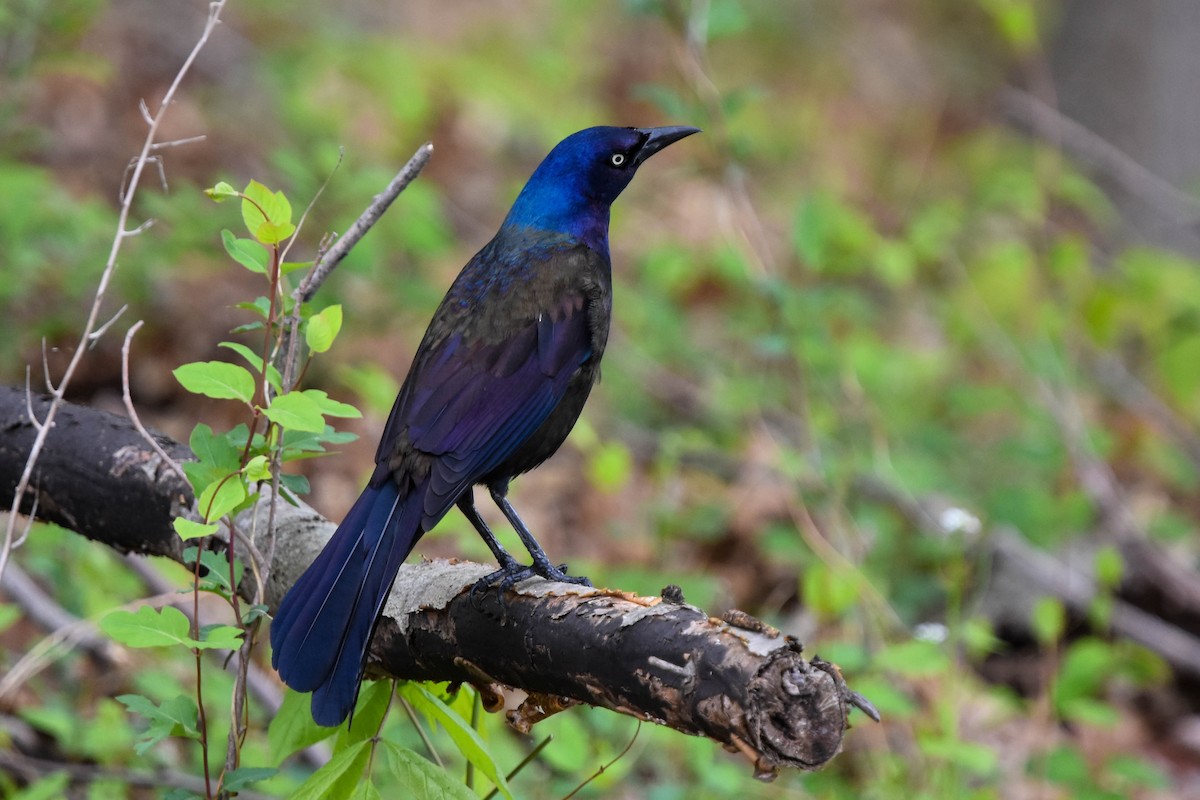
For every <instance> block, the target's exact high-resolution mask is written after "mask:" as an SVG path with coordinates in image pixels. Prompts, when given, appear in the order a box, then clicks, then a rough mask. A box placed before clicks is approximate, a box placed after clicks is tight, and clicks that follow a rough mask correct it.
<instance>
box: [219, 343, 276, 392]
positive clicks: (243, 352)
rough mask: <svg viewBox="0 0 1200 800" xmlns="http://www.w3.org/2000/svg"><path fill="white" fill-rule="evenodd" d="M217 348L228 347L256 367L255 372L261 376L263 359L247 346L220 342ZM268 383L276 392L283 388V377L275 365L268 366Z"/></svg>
mask: <svg viewBox="0 0 1200 800" xmlns="http://www.w3.org/2000/svg"><path fill="white" fill-rule="evenodd" d="M217 346H218V347H228V348H229V349H230V350H232V351H234V352H235V353H237V354H238V355H240V356H241V357H242V358H244V359H246V362H247V363H248V364H250V366H252V367H254V371H255V372H258V373H259V374H261V373H262V370H263V360H262V357H261V356H259V354H258V353H256V352H254V351H253V350H251V349H250V348H249V347H246V345H244V344H239V343H238V342H220V343H219V344H218V345H217ZM267 382H268V383H270V384H271V385H272V386H274V387H275V389H276V390H278V389H279V388H280V387H281V386H283V377H282V376H281V375H280V374H279V370H278V369H276V367H275V365H274V364H268V365H267Z"/></svg>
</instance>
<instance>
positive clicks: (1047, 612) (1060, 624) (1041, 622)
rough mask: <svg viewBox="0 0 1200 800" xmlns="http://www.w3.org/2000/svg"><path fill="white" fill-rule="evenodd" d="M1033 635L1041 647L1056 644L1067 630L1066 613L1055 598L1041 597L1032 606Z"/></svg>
mask: <svg viewBox="0 0 1200 800" xmlns="http://www.w3.org/2000/svg"><path fill="white" fill-rule="evenodd" d="M1031 622H1032V624H1033V635H1034V638H1035V639H1037V640H1038V642H1040V643H1041V644H1043V645H1050V644H1054V643H1056V642H1058V641H1059V640H1060V639H1061V638H1062V635H1063V632H1064V631H1065V630H1066V628H1067V612H1066V610H1065V609H1064V608H1063V604H1062V602H1061V601H1060V600H1059V599H1058V598H1056V597H1041V598H1038V601H1037V602H1036V603H1034V606H1033V619H1032V620H1031Z"/></svg>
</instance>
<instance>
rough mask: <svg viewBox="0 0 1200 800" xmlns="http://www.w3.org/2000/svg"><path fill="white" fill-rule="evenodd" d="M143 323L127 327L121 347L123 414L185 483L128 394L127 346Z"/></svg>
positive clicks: (183, 477) (176, 466) (181, 469)
mask: <svg viewBox="0 0 1200 800" xmlns="http://www.w3.org/2000/svg"><path fill="white" fill-rule="evenodd" d="M142 324H143V321H142V320H140V319H139V320H138V321H137V322H135V323H133V325H131V326H129V330H128V331H127V332H126V334H125V343H124V344H122V345H121V399H122V400H124V401H125V413H126V414H128V415H129V421H130V422H132V423H133V427H135V428H137V432H138V433H139V434H141V436H142V438H143V439H145V440H146V444H148V445H150V447H151V448H152V449H153V450H154V452H155V453H158V457H159V458H161V459H162V463H164V464H166V465H167V466H168V467H170V468H171V469H172V470H173V471H174V472H175V474H176V475H178V476H179V477H180V478H182V479H183V480H184V481H187V479H188V478H187V474H186V473H185V472H184V471H183V467H181V466H180V465H179V462H178V461H176V460H175V459H173V458H171V456H169V455H168V454H167V451H166V450H164V449H163V448H162V445H160V444H159V443H158V440H157V439H155V438H154V437H153V436H151V435H150V431H148V430H146V427H145V426H144V425H142V420H141V418H139V417H138V413H137V409H135V408H134V407H133V396H132V395H131V394H130V392H129V346H130V344H131V343H132V342H133V335H134V334H135V333H137V332H138V331H139V330H141V327H142Z"/></svg>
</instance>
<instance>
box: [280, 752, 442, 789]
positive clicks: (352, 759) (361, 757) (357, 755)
mask: <svg viewBox="0 0 1200 800" xmlns="http://www.w3.org/2000/svg"><path fill="white" fill-rule="evenodd" d="M370 757H371V742H370V741H365V742H358V743H357V744H354V745H352V746H350V747H348V748H347V749H345V750H343V751H341V752H340V753H336V754H335V755H334V756H333V758H331V759H329V763H327V764H326V765H325V766H323V767H321V768H320V769H319V770H317V771H316V772H314V773H313V774H312V775H310V776H309V777H308V780H306V781H305V782H304V783H302V784H300V788H298V789H297V790H296V791H295V792H294V793H293V794H292V800H335V799H336V798H341V797H349V796H350V795H351V794H352V793H353V792H354V789H355V787H356V786H358V784H359V782H360V781H362V780H363V769H364V768H365V767H366V766H367V760H368V759H369V758H370ZM412 796H413V797H422V795H412Z"/></svg>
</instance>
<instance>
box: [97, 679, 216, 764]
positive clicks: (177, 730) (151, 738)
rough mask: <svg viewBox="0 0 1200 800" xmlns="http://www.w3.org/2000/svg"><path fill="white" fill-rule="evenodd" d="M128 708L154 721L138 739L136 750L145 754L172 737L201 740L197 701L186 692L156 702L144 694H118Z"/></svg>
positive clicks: (151, 721) (118, 698)
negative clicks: (161, 701)
mask: <svg viewBox="0 0 1200 800" xmlns="http://www.w3.org/2000/svg"><path fill="white" fill-rule="evenodd" d="M117 700H118V701H120V702H121V703H122V704H124V706H125V707H126V708H128V709H129V710H130V711H132V712H133V713H135V714H139V715H141V716H142V717H144V718H145V719H146V721H147V722H149V723H150V726H149V728H147V729H146V731H145V732H144V733H143V734H142V736H141V737H140V738H139V739H138V743H137V745H135V746H134V751H135V752H136V753H137V754H138V755H144V754H145V753H146V751H147V750H149V749H150V748H151V747H153V746H154V745H156V744H158V743H159V742H161V741H162V740H163V739H166V738H167V737H170V736H182V737H184V738H188V739H199V738H200V728H199V726H198V725H197V719H198V714H197V711H196V702H195V701H194V700H192V698H190V697H187V696H186V695H178V696H177V697H174V698H172V699H170V700H164V701H163V703H162V704H161V705H157V706H156V705H155V704H154V703H153V701H151V700H150V699H149V698H148V697H143V696H142V695H140V694H125V695H120V696H119V697H117Z"/></svg>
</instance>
